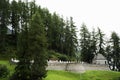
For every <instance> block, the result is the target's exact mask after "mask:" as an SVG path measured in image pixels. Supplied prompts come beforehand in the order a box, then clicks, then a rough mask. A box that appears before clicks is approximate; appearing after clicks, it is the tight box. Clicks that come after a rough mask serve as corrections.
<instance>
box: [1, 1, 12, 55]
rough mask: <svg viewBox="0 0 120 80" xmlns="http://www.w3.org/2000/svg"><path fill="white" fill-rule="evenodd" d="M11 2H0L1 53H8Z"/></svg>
mask: <svg viewBox="0 0 120 80" xmlns="http://www.w3.org/2000/svg"><path fill="white" fill-rule="evenodd" d="M9 11H10V10H9V0H1V2H0V53H3V54H4V53H6V47H7V41H6V40H7V36H6V34H7V29H8V28H7V26H8V24H9V13H10V12H9Z"/></svg>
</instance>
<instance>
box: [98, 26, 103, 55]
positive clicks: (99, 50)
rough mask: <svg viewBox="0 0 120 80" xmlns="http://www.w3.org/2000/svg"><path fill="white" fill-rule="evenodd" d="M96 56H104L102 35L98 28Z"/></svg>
mask: <svg viewBox="0 0 120 80" xmlns="http://www.w3.org/2000/svg"><path fill="white" fill-rule="evenodd" d="M97 36H98V54H102V55H105V50H104V48H105V47H104V45H105V43H104V34H103V33H102V31H101V29H100V28H98V34H97Z"/></svg>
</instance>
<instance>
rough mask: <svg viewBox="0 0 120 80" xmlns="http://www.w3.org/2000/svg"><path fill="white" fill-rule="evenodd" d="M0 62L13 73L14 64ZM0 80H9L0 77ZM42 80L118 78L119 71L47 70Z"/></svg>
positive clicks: (119, 75) (117, 79) (112, 79)
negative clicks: (76, 71) (78, 71)
mask: <svg viewBox="0 0 120 80" xmlns="http://www.w3.org/2000/svg"><path fill="white" fill-rule="evenodd" d="M0 64H4V65H6V66H7V67H8V69H9V70H10V74H12V73H13V71H14V67H15V65H10V64H9V61H7V60H6V61H5V60H4V61H3V60H0ZM0 80H9V79H8V77H7V78H2V79H1V78H0ZM44 80H120V72H113V71H86V72H85V73H81V74H80V73H71V72H67V71H54V70H49V71H48V73H47V77H46V78H45V79H44Z"/></svg>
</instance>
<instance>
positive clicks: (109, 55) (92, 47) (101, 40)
mask: <svg viewBox="0 0 120 80" xmlns="http://www.w3.org/2000/svg"><path fill="white" fill-rule="evenodd" d="M79 42H80V47H79V51H80V54H81V61H84V62H87V63H93V59H96V57H97V55H98V54H102V55H103V56H104V57H106V59H107V61H108V65H109V68H110V69H111V70H113V71H120V37H119V36H118V34H117V33H116V32H112V33H111V37H110V39H109V40H106V39H105V34H104V33H103V32H102V31H101V29H100V28H98V29H97V31H96V30H95V29H93V30H92V32H90V31H89V30H88V28H87V26H86V25H85V24H82V26H81V29H80V40H79Z"/></svg>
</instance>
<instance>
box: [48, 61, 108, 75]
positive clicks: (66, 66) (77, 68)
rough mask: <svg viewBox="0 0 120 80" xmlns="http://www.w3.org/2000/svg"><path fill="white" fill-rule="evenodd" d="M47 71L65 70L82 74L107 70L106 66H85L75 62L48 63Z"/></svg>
mask: <svg viewBox="0 0 120 80" xmlns="http://www.w3.org/2000/svg"><path fill="white" fill-rule="evenodd" d="M47 70H65V71H71V72H78V73H83V72H85V71H86V70H109V67H108V66H107V65H96V64H85V63H75V62H57V61H56V62H55V61H54V62H48V67H47Z"/></svg>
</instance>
